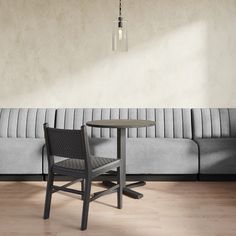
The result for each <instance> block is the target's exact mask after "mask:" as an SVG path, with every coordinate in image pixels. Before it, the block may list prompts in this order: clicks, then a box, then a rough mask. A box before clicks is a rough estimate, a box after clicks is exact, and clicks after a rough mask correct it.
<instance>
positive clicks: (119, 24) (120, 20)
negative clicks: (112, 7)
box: [118, 0, 122, 28]
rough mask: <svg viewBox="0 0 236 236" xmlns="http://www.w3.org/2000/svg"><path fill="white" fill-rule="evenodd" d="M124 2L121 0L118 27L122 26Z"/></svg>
mask: <svg viewBox="0 0 236 236" xmlns="http://www.w3.org/2000/svg"><path fill="white" fill-rule="evenodd" d="M121 9H122V4H121V0H119V17H118V27H119V28H122V11H121Z"/></svg>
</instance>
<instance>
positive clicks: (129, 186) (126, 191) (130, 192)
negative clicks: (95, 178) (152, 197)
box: [103, 181, 146, 199]
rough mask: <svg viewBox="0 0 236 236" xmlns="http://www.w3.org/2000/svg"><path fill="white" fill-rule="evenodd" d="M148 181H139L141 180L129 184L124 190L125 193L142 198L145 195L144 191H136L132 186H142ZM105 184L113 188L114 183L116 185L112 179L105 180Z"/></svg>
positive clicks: (135, 197)
mask: <svg viewBox="0 0 236 236" xmlns="http://www.w3.org/2000/svg"><path fill="white" fill-rule="evenodd" d="M145 184H146V183H145V182H144V181H139V182H135V183H131V184H127V185H126V186H125V188H124V190H123V194H124V195H126V196H128V197H131V198H134V199H140V198H142V197H143V194H142V193H139V192H136V191H134V190H132V189H131V188H135V187H140V186H144V185H145ZM103 185H104V186H106V187H108V188H111V187H113V186H114V185H116V184H115V183H113V182H111V181H103Z"/></svg>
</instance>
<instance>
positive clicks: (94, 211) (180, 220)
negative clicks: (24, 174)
mask: <svg viewBox="0 0 236 236" xmlns="http://www.w3.org/2000/svg"><path fill="white" fill-rule="evenodd" d="M0 189H1V191H0V236H10V235H14V236H15V235H16V236H17V235H19V236H27V235H31V236H43V235H53V236H54V235H58V236H63V235H66V236H70V235H71V236H75V235H85V236H87V235H91V236H93V235H96V236H108V235H109V236H118V235H119V236H180V235H181V236H235V235H236V183H233V182H227V183H219V182H218V183H216V182H211V183H210V182H148V183H147V185H146V186H144V187H140V188H138V190H139V191H142V192H143V193H144V195H145V196H144V198H143V199H141V200H134V199H130V198H128V197H124V208H123V209H122V210H118V209H116V208H115V207H114V206H115V204H116V194H111V195H108V196H105V197H103V198H100V199H99V200H98V201H95V202H92V203H91V208H90V215H89V226H88V230H87V231H84V232H81V231H80V230H79V227H80V220H81V206H82V202H81V200H80V199H79V197H77V196H74V195H73V196H74V197H68V194H64V193H63V194H62V193H56V194H54V195H53V201H52V211H51V218H50V219H49V220H46V221H44V220H43V219H42V212H43V205H44V194H45V183H44V182H0ZM98 189H101V187H100V186H99V184H94V185H93V190H98ZM70 196H71V195H70Z"/></svg>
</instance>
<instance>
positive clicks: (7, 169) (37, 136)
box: [0, 108, 55, 174]
mask: <svg viewBox="0 0 236 236" xmlns="http://www.w3.org/2000/svg"><path fill="white" fill-rule="evenodd" d="M44 122H48V123H49V125H50V126H51V127H53V126H54V122H55V109H36V108H31V109H18V108H15V109H14V108H11V109H8V108H2V109H0V174H42V157H41V150H42V145H43V144H44V133H43V123H44Z"/></svg>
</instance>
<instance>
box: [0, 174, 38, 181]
mask: <svg viewBox="0 0 236 236" xmlns="http://www.w3.org/2000/svg"><path fill="white" fill-rule="evenodd" d="M42 180H43V175H40V174H17V175H13V174H9V175H7V174H3V175H0V181H42Z"/></svg>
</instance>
